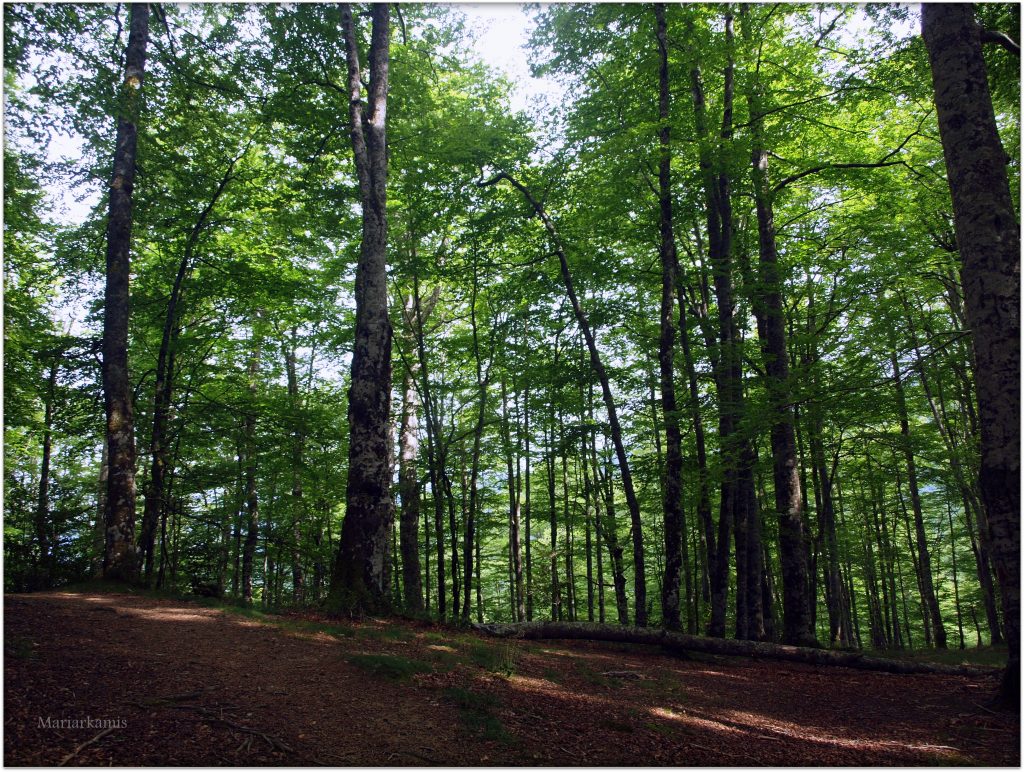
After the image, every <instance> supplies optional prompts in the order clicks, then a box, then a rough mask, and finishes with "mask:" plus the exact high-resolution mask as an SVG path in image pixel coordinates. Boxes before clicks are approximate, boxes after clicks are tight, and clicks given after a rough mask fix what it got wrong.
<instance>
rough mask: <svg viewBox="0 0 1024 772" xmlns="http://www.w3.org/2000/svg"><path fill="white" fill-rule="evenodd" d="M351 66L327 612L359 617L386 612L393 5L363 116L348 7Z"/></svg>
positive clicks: (376, 26)
mask: <svg viewBox="0 0 1024 772" xmlns="http://www.w3.org/2000/svg"><path fill="white" fill-rule="evenodd" d="M341 16H342V31H343V34H344V38H345V47H346V51H347V61H348V88H349V121H350V126H349V135H350V138H351V141H352V151H353V154H354V156H355V164H356V170H357V173H358V176H359V192H360V198H361V201H362V209H363V232H362V243H361V246H360V253H359V263H358V265H357V267H356V286H355V294H356V333H355V346H354V350H353V355H352V385H351V386H350V388H349V403H348V420H349V433H350V434H349V437H350V439H349V454H348V489H347V493H346V507H345V521H344V523H343V524H342V528H341V537H340V543H339V546H338V556H337V561H336V563H335V570H334V576H333V578H332V580H331V592H330V598H329V601H328V607H329V608H330V609H331V610H332V611H334V612H336V613H348V614H359V613H367V612H373V611H378V610H381V609H385V608H387V606H388V605H389V598H388V592H387V587H385V585H384V573H385V572H384V561H385V558H386V552H387V549H386V547H387V536H388V534H387V524H388V520H389V517H390V515H391V511H392V509H391V491H390V482H391V481H390V475H389V471H390V463H389V458H390V456H391V454H390V452H389V436H390V432H389V429H388V427H389V415H390V411H391V338H392V330H391V321H390V319H389V318H388V297H387V243H388V221H387V147H386V132H385V120H386V113H387V91H388V53H389V44H390V25H389V22H390V19H389V16H390V6H389V5H388V4H386V3H381V4H377V5H374V6H373V7H372V9H371V16H372V20H373V31H372V34H371V40H370V53H369V66H370V83H369V95H368V101H367V106H366V108H367V109H366V112H365V113H364V111H363V102H362V81H361V75H360V65H359V46H358V36H357V34H356V30H355V27H354V24H353V19H352V8H351V6H349V5H348V4H343V5H342V6H341Z"/></svg>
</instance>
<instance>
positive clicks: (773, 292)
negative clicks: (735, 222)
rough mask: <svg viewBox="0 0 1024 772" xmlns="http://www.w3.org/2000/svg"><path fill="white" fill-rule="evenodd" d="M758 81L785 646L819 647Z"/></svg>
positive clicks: (761, 306)
mask: <svg viewBox="0 0 1024 772" xmlns="http://www.w3.org/2000/svg"><path fill="white" fill-rule="evenodd" d="M748 15H749V14H748V8H747V6H743V7H742V10H741V20H742V28H743V37H744V40H745V41H746V42H747V44H748V45H750V41H751V33H750V30H749V19H748ZM757 78H758V76H757V75H755V76H754V80H753V81H751V83H750V86H749V88H748V91H747V103H748V105H749V107H750V115H751V178H752V180H753V190H754V203H755V208H756V211H757V231H758V245H759V253H760V268H761V270H760V276H759V281H758V284H757V286H758V287H759V288H760V291H759V293H758V294H759V297H756V298H755V300H754V308H755V311H756V312H759V314H758V315H759V316H760V317H761V320H760V321H761V322H762V323H761V324H759V327H761V328H763V331H764V333H765V334H764V336H763V337H762V339H761V349H762V352H763V355H764V366H765V373H766V378H765V384H766V387H767V390H768V397H769V402H770V404H771V410H772V414H773V415H772V429H771V445H772V461H773V467H774V478H775V511H776V515H777V516H778V518H779V550H780V557H781V562H782V593H783V636H782V639H783V642H784V643H787V644H792V645H800V646H813V645H816V644H817V641H816V639H815V635H814V626H813V621H812V617H811V603H810V599H809V598H808V572H807V561H806V556H805V553H804V526H803V498H802V495H801V490H800V477H799V465H798V463H797V449H796V435H795V430H794V418H793V407H792V396H791V394H790V390H791V387H790V383H789V354H788V348H787V345H786V327H785V325H786V318H785V311H784V306H783V301H782V278H781V276H780V272H779V266H778V248H777V246H776V240H775V214H774V207H773V202H772V193H771V187H770V185H769V183H768V151H767V149H766V148H765V142H764V136H763V133H764V130H763V121H764V108H763V107H762V105H761V95H760V82H759V81H758V80H757Z"/></svg>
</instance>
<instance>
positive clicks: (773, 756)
mask: <svg viewBox="0 0 1024 772" xmlns="http://www.w3.org/2000/svg"><path fill="white" fill-rule="evenodd" d="M4 622H5V629H4V637H5V655H4V675H5V686H4V707H5V727H4V762H5V763H6V764H8V765H56V764H58V763H60V762H61V761H62V760H64V759H65V758H66V757H68V756H69V755H70V754H73V753H75V751H76V749H79V748H80V747H81V746H83V744H85V743H87V742H88V741H90V740H93V739H94V738H95V741H94V742H92V743H91V744H89V745H85V747H81V750H79V751H78V752H77V754H75V755H73V756H71V758H69V759H68V761H67V763H68V764H69V765H81V764H88V765H103V766H106V765H109V764H113V765H115V766H118V765H122V766H123V765H144V766H145V765H165V766H174V765H214V766H217V765H232V764H234V765H238V764H248V765H268V764H277V765H298V766H303V765H311V764H327V765H332V766H352V765H360V766H364V765H365V766H375V765H386V766H407V765H428V764H441V765H445V766H458V765H489V764H502V765H506V764H530V765H559V766H567V765H581V764H582V765H590V766H599V765H637V764H643V765H677V766H701V765H727V766H748V765H765V764H767V765H823V766H833V765H864V766H878V765H901V766H912V765H938V764H942V765H945V764H981V765H994V766H1017V765H1019V763H1020V736H1019V732H1020V730H1019V721H1018V720H1017V719H1016V717H1009V716H1007V715H1005V714H995V713H992V712H990V711H987V710H986V709H984V708H982V707H980V703H982V702H983V701H984V699H985V698H986V697H987V695H988V694H989V693H990V691H991V690H992V689H993V687H994V682H993V680H992V679H991V678H965V677H948V676H897V675H887V674H878V673H864V672H859V671H852V670H847V669H844V668H823V667H821V668H819V667H812V666H805V665H791V664H779V663H769V662H748V661H742V660H736V659H725V658H723V659H712V658H707V657H705V658H701V659H699V660H691V661H684V660H679V659H675V658H670V657H666V656H663V655H661V654H658V653H655V652H653V651H651V650H650V649H644V648H630V647H626V646H621V645H611V644H580V643H573V644H571V645H570V644H561V643H557V642H536V643H534V642H530V643H527V642H513V643H508V642H504V641H494V640H485V639H481V638H479V637H477V636H474V635H471V634H467V633H453V632H450V631H447V630H443V629H440V628H436V627H430V626H427V625H421V626H416V625H410V624H401V623H385V622H364V623H360V624H355V625H330V624H327V623H325V621H324V620H316V619H314V618H312V617H310V616H305V617H286V618H283V619H282V618H276V617H266V618H264V617H262V615H258V614H257V615H244V614H239V613H235V612H230V611H225V610H220V609H216V608H208V607H204V606H201V605H198V604H192V603H187V602H180V601H168V600H154V599H152V598H143V597H138V596H134V595H107V594H88V593H83V594H75V593H46V594H35V595H9V596H6V598H5V609H4ZM87 718H88V719H89V720H91V721H92V722H93V723H92V724H91V725H85V724H86V721H85V720H86V719H87ZM47 719H49V726H47ZM62 721H63V722H64V723H63V724H61V723H60V722H62ZM69 721H70V722H74V721H78V722H80V723H81V724H82V725H81V726H77V725H75V724H68V723H67V722H69ZM97 721H98V722H103V721H106V722H108V723H105V724H104V723H96V722H97ZM112 726H113V727H114V728H113V729H111V730H110V731H105V730H107V729H110V727H112ZM104 731H105V733H104ZM100 735H102V736H100Z"/></svg>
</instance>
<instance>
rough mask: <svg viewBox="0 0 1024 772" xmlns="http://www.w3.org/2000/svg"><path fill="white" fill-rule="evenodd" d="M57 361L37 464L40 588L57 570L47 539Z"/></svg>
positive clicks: (54, 550)
mask: <svg viewBox="0 0 1024 772" xmlns="http://www.w3.org/2000/svg"><path fill="white" fill-rule="evenodd" d="M59 370H60V358H59V357H56V356H55V357H54V358H53V361H52V362H51V363H50V373H49V376H48V377H47V379H46V407H45V410H44V412H43V457H42V460H41V461H40V464H39V496H38V498H37V499H36V522H35V526H36V540H37V541H38V543H39V560H38V562H37V563H36V576H37V580H36V581H37V582H38V584H39V586H40V587H41V588H44V589H45V588H48V587H50V586H51V585H52V584H53V580H54V569H55V568H56V555H57V542H56V539H51V538H50V528H51V524H50V454H51V450H52V446H53V412H54V401H55V400H56V398H57V373H58V371H59Z"/></svg>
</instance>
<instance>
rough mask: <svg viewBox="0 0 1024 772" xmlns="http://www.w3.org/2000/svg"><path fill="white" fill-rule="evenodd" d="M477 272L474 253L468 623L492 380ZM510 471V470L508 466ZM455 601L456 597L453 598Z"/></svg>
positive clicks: (467, 516)
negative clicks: (479, 318)
mask: <svg viewBox="0 0 1024 772" xmlns="http://www.w3.org/2000/svg"><path fill="white" fill-rule="evenodd" d="M478 278H479V277H478V275H477V263H476V254H475V252H474V255H473V291H472V293H471V297H470V301H469V317H470V322H471V325H472V329H473V358H474V360H475V361H476V388H477V408H476V410H477V413H476V425H475V426H474V428H473V457H472V460H471V462H470V464H471V466H470V473H469V510H468V511H467V512H466V514H465V520H466V541H465V546H464V547H463V549H462V553H463V559H464V560H465V568H464V569H463V572H462V579H463V592H462V621H463V622H465V623H467V624H468V623H469V613H470V605H471V603H472V596H473V551H474V550H473V548H474V545H475V543H476V539H475V538H474V534H473V530H474V528H476V521H477V510H478V509H479V506H480V494H479V492H478V490H477V482H478V480H479V477H480V445H481V442H482V441H483V436H484V423H485V419H486V417H487V387H488V385H489V384H490V380H491V363H493V361H494V359H493V357H492V358H491V360H490V361H489V362H488V363H487V367H486V368H484V366H483V362H482V360H481V358H480V333H479V330H478V329H477V323H476V304H477V297H478V294H477V293H478V284H477V282H478ZM504 387H505V384H504V383H502V394H501V396H502V402H503V403H504V401H505V390H504ZM510 472H511V470H510ZM456 602H457V601H456Z"/></svg>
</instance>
